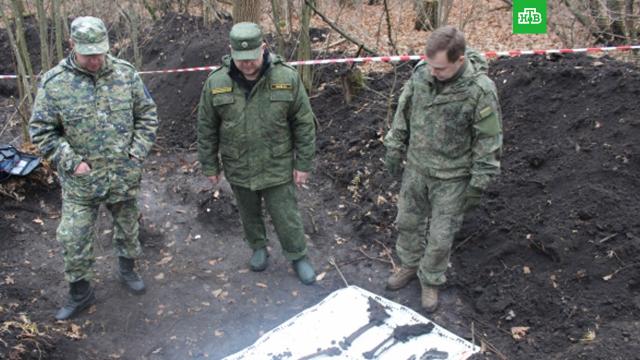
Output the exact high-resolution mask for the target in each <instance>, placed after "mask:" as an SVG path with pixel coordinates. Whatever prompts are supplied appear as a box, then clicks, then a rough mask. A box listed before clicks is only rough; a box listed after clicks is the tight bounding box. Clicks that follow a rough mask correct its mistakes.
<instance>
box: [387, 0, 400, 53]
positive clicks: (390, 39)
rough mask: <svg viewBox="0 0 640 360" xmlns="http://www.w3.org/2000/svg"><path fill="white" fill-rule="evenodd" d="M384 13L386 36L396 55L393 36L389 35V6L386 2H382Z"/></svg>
mask: <svg viewBox="0 0 640 360" xmlns="http://www.w3.org/2000/svg"><path fill="white" fill-rule="evenodd" d="M384 12H385V14H387V16H386V17H387V35H388V36H389V45H391V48H392V49H393V53H394V54H398V49H397V48H396V44H395V43H394V42H393V36H392V34H391V17H390V16H389V5H388V4H387V0H384Z"/></svg>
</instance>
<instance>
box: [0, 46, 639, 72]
mask: <svg viewBox="0 0 640 360" xmlns="http://www.w3.org/2000/svg"><path fill="white" fill-rule="evenodd" d="M629 50H640V45H621V46H605V47H589V48H577V49H548V50H510V51H486V52H484V56H486V57H487V58H495V57H501V56H509V57H515V56H521V55H548V54H578V53H603V52H609V51H629ZM425 58H426V56H425V55H396V56H374V57H355V58H337V59H317V60H302V61H290V62H288V63H287V64H289V65H292V66H301V65H327V64H353V63H370V62H383V63H393V62H403V61H412V60H424V59H425ZM217 68H218V66H198V67H191V68H182V69H164V70H147V71H139V72H138V73H139V74H141V75H147V74H172V73H183V72H195V71H211V70H215V69H217ZM15 78H17V76H16V75H0V80H2V79H15Z"/></svg>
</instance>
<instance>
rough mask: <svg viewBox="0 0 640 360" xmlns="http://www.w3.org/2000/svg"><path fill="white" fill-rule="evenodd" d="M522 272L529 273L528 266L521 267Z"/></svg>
mask: <svg viewBox="0 0 640 360" xmlns="http://www.w3.org/2000/svg"><path fill="white" fill-rule="evenodd" d="M522 272H523V273H525V274H531V269H530V268H529V267H528V266H524V267H523V268H522Z"/></svg>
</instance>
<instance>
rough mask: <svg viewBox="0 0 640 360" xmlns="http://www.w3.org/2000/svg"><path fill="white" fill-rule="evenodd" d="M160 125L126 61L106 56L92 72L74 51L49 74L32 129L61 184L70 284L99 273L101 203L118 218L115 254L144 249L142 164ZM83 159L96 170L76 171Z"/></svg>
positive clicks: (131, 255) (60, 231) (63, 239)
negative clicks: (95, 249)
mask: <svg viewBox="0 0 640 360" xmlns="http://www.w3.org/2000/svg"><path fill="white" fill-rule="evenodd" d="M157 126H158V121H157V114H156V105H155V103H154V102H153V100H152V99H151V96H150V95H149V93H148V92H147V90H146V88H145V86H144V84H143V83H142V80H141V79H140V77H139V75H138V74H137V73H136V70H135V69H134V67H133V66H132V65H131V64H129V63H128V62H126V61H123V60H119V59H116V58H114V57H111V56H109V55H107V56H106V60H105V64H104V65H103V67H102V68H101V69H100V70H99V72H98V73H97V74H95V75H93V74H91V73H89V72H87V71H85V70H83V69H82V68H80V67H79V66H78V65H77V64H76V62H75V56H74V53H71V54H70V55H69V57H68V58H66V59H64V60H62V61H61V62H60V63H59V64H58V65H57V66H55V67H54V68H52V69H51V70H49V71H48V72H47V73H46V74H45V75H44V76H43V78H42V80H41V82H40V84H39V88H38V94H37V96H36V101H35V105H34V108H33V114H32V116H31V120H30V122H29V132H30V135H31V138H32V140H33V142H34V143H35V144H36V145H37V146H38V147H39V149H40V151H41V152H42V154H43V155H44V156H46V157H47V158H48V159H50V160H51V161H52V163H53V165H54V166H55V168H56V169H57V173H58V177H59V179H60V183H61V185H62V218H61V220H60V225H59V226H58V230H57V238H58V240H59V241H60V243H61V244H62V247H63V256H64V265H65V279H66V280H67V281H69V282H76V281H78V280H83V279H85V280H89V279H91V277H92V275H93V274H92V271H91V268H92V264H93V262H94V255H93V241H94V238H95V235H94V229H93V227H94V223H95V220H96V217H97V215H98V208H99V205H100V204H102V203H104V204H106V206H107V208H108V209H109V211H110V212H111V215H112V217H113V224H114V226H113V239H114V242H115V245H114V248H115V253H116V255H117V256H119V257H124V258H136V257H138V256H139V255H140V254H141V247H140V243H139V241H138V218H139V210H138V207H137V203H136V195H137V193H138V190H139V186H140V178H141V174H142V165H141V161H142V160H143V159H144V158H145V157H146V156H147V153H148V152H149V150H150V149H151V146H152V145H153V143H154V141H155V132H156V129H157ZM132 157H133V158H135V159H132ZM81 161H84V162H86V163H88V164H89V166H90V167H91V171H90V172H89V173H87V174H82V175H74V171H75V169H76V167H77V166H78V164H80V162H81Z"/></svg>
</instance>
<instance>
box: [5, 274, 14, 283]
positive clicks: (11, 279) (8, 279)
mask: <svg viewBox="0 0 640 360" xmlns="http://www.w3.org/2000/svg"><path fill="white" fill-rule="evenodd" d="M4 283H5V285H13V284H15V283H16V282H15V280H13V278H12V277H11V276H10V275H7V276H6V277H5V278H4Z"/></svg>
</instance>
